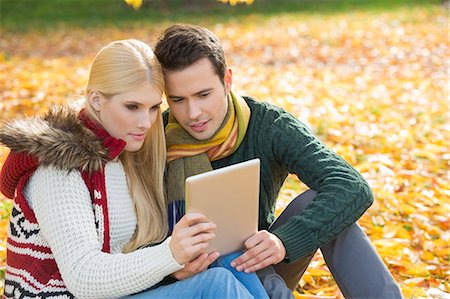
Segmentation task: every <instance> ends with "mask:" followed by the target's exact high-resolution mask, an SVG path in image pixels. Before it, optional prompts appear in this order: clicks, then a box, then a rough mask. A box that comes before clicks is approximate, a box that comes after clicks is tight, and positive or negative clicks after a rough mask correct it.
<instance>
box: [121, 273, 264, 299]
mask: <svg viewBox="0 0 450 299" xmlns="http://www.w3.org/2000/svg"><path fill="white" fill-rule="evenodd" d="M255 277H256V275H255ZM256 280H258V277H256ZM258 282H259V280H258ZM261 287H262V285H261ZM126 298H130V299H143V298H146V299H151V298H155V299H156V298H157V299H173V298H183V299H209V298H211V299H215V298H223V299H255V297H253V296H252V295H251V294H250V292H249V291H248V290H247V289H246V287H244V285H243V284H242V283H240V282H239V281H238V280H237V279H236V278H235V277H234V276H233V274H232V273H231V272H230V271H229V270H227V269H225V268H221V267H213V268H209V269H207V270H206V271H203V272H200V273H198V274H196V275H194V276H192V277H190V278H187V279H183V280H179V281H176V282H174V283H171V284H167V285H157V286H156V287H153V288H151V289H149V290H145V291H143V292H140V293H138V294H135V295H131V296H128V297H126ZM256 298H258V297H256ZM262 298H268V297H267V295H266V297H262ZM258 299H259V298H258Z"/></svg>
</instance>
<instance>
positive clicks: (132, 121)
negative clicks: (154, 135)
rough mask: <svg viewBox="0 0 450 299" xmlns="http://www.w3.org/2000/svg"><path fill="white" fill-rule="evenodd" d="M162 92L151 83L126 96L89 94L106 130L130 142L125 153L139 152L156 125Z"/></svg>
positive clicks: (124, 94)
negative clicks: (107, 96) (151, 129)
mask: <svg viewBox="0 0 450 299" xmlns="http://www.w3.org/2000/svg"><path fill="white" fill-rule="evenodd" d="M161 98H162V94H161V92H160V91H159V90H158V89H156V88H155V87H154V86H153V85H151V84H150V83H145V84H143V85H141V87H139V88H137V89H135V90H133V91H130V92H125V93H120V94H116V95H114V96H112V97H109V98H106V97H104V96H103V95H102V94H100V93H98V92H95V91H94V92H92V93H90V94H89V102H90V104H91V106H92V107H93V108H94V109H95V110H96V111H97V112H98V117H99V118H100V121H101V123H102V125H103V127H104V128H105V130H106V131H107V132H108V133H109V134H110V135H111V136H112V137H114V138H117V139H122V140H123V141H125V142H126V146H125V150H126V151H129V152H135V151H137V150H139V149H140V148H141V147H142V144H143V143H144V139H145V136H146V134H147V133H148V131H149V130H150V128H151V127H152V125H153V124H154V123H155V121H156V118H157V115H158V113H161V112H160V110H159V108H160V105H161Z"/></svg>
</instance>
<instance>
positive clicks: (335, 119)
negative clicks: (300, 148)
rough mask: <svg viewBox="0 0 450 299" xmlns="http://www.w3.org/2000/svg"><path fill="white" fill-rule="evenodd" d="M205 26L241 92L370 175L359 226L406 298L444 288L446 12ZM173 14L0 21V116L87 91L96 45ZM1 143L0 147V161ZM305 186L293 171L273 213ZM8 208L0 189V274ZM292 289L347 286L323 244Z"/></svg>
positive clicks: (156, 28)
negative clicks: (96, 21)
mask: <svg viewBox="0 0 450 299" xmlns="http://www.w3.org/2000/svg"><path fill="white" fill-rule="evenodd" d="M199 24H202V25H206V26H208V27H210V28H211V29H212V30H213V31H215V32H216V33H217V34H218V35H219V37H220V38H222V40H223V41H224V47H225V50H226V53H227V54H228V55H227V57H228V63H229V65H230V67H231V68H232V69H233V75H234V83H235V85H234V87H235V89H236V90H238V91H240V92H241V93H244V94H250V95H252V96H255V97H257V98H259V99H261V100H267V101H270V102H272V103H275V104H278V105H280V106H282V107H284V108H286V109H287V110H288V111H290V112H291V113H293V114H294V115H295V116H297V117H298V118H299V119H301V120H302V121H304V122H306V123H308V124H309V125H310V126H311V128H312V129H313V130H314V131H315V132H316V133H317V135H318V136H319V137H320V139H321V140H323V141H324V142H325V143H326V144H327V145H328V146H329V147H331V148H332V149H333V150H335V151H336V152H338V153H339V154H340V155H342V156H343V157H344V158H345V159H346V160H347V161H348V162H349V163H351V164H352V165H354V166H355V167H356V168H357V169H358V170H359V171H360V172H361V173H362V174H363V175H364V176H365V178H366V179H367V180H368V181H369V182H370V185H371V187H372V188H373V192H374V194H375V199H376V201H375V203H374V204H373V206H372V207H371V208H370V209H369V210H368V211H367V213H366V214H365V215H364V216H363V217H362V218H361V220H360V221H359V224H360V225H361V226H362V227H363V228H364V230H365V232H366V233H367V234H368V235H369V237H370V239H371V240H372V242H373V244H374V245H375V247H376V248H377V250H378V252H379V253H380V255H381V256H382V258H383V260H384V262H385V263H386V265H387V266H388V268H389V270H390V271H391V273H392V274H393V275H394V277H395V279H396V281H397V282H398V283H399V284H400V286H401V288H402V291H403V294H404V296H405V298H448V297H445V296H448V295H446V294H445V293H450V281H449V278H448V277H450V267H449V260H450V245H449V244H450V240H449V239H450V230H449V228H450V220H449V215H450V203H449V200H448V199H449V198H450V187H449V184H450V183H449V161H450V151H449V144H450V142H449V131H450V123H449V122H450V120H449V81H448V70H449V60H448V54H449V53H450V51H449V50H450V44H449V39H448V10H447V9H445V8H443V7H442V6H434V7H426V8H423V7H413V8H397V9H395V10H393V11H376V12H374V11H372V12H370V11H348V12H339V13H333V14H324V15H320V14H314V13H305V12H304V13H301V12H300V13H289V14H280V15H277V16H273V17H267V16H266V17H261V16H258V15H253V16H252V15H250V16H248V17H246V18H237V19H231V20H230V21H226V22H222V23H220V24H216V23H214V22H213V21H211V20H207V19H205V20H199ZM166 25H168V24H159V25H148V26H146V25H140V26H130V27H129V28H122V29H114V28H98V29H74V28H70V29H68V28H65V27H61V28H59V29H54V30H46V31H34V30H33V31H26V32H21V33H12V32H8V31H4V32H1V35H2V39H1V40H0V70H1V72H0V86H2V87H1V90H0V113H1V114H0V115H1V119H2V120H7V119H11V118H13V117H17V116H23V115H34V114H36V113H41V112H43V111H45V110H46V109H47V107H48V106H49V105H51V104H52V103H63V102H67V101H72V100H74V99H77V98H79V97H80V96H82V95H83V91H84V84H85V83H86V80H87V76H88V72H89V65H90V62H91V61H92V59H93V58H94V55H95V53H96V52H97V51H98V50H99V49H100V48H101V46H102V45H105V44H106V43H108V42H109V41H111V40H114V39H122V38H131V37H133V38H138V39H142V40H144V41H147V42H149V43H154V41H155V38H156V36H157V35H158V34H159V33H160V32H161V30H162V29H163V28H164V27H165V26H166ZM7 153H8V151H7V149H5V148H4V147H0V165H1V163H2V161H3V160H4V159H5V157H6V155H7ZM305 188H306V187H305V186H303V185H302V184H301V183H299V182H298V180H297V179H296V178H294V177H290V178H289V180H288V181H287V182H286V184H285V186H284V188H283V190H282V194H281V199H282V200H281V201H280V203H279V206H278V211H280V209H281V208H282V207H283V206H284V205H285V204H286V203H287V202H288V201H289V199H290V198H292V197H294V196H295V195H296V194H298V193H299V192H300V191H301V190H305ZM10 210H11V202H10V201H9V200H7V199H5V198H4V197H0V215H1V220H0V271H1V277H0V278H3V275H4V265H5V256H6V248H5V246H6V245H5V239H6V227H7V218H8V216H9V213H10ZM295 295H296V297H297V298H342V295H341V294H340V292H339V290H338V289H337V287H336V285H335V283H334V281H333V278H332V276H331V274H330V272H329V271H328V269H327V268H326V266H325V264H324V262H323V259H322V257H321V255H320V253H318V254H317V255H316V256H315V258H314V260H313V262H312V264H311V267H310V268H309V270H308V271H307V273H306V274H305V275H304V276H303V279H302V281H301V283H300V286H299V289H298V291H296V293H295Z"/></svg>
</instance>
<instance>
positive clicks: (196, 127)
mask: <svg viewBox="0 0 450 299" xmlns="http://www.w3.org/2000/svg"><path fill="white" fill-rule="evenodd" d="M189 127H190V128H191V130H192V131H195V132H203V131H204V130H206V129H207V127H208V121H202V122H198V123H195V124H191V125H189Z"/></svg>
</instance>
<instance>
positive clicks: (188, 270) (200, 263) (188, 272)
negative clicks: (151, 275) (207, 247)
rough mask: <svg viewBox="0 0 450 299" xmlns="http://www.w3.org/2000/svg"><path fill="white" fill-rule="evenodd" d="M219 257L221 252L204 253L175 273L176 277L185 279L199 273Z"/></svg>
mask: <svg viewBox="0 0 450 299" xmlns="http://www.w3.org/2000/svg"><path fill="white" fill-rule="evenodd" d="M218 257H219V253H218V252H217V251H214V252H212V253H210V254H207V253H203V254H201V255H200V256H199V257H197V258H196V259H195V260H193V261H192V262H190V263H187V264H186V265H185V267H184V268H183V269H181V270H179V271H177V272H175V273H174V274H173V276H174V277H175V278H176V279H185V278H188V277H191V276H193V275H195V274H197V273H200V272H202V271H205V270H206V268H208V267H209V265H211V264H212V263H213V262H214V261H215V260H216V259H217V258H218Z"/></svg>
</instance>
